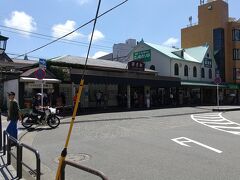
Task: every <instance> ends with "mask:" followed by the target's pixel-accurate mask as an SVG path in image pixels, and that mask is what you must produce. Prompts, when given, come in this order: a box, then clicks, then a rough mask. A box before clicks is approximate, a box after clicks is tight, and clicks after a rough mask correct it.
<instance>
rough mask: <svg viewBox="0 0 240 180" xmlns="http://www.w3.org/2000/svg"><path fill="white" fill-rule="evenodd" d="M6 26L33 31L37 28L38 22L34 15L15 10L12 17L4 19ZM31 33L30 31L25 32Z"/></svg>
mask: <svg viewBox="0 0 240 180" xmlns="http://www.w3.org/2000/svg"><path fill="white" fill-rule="evenodd" d="M4 24H5V26H8V27H11V28H17V29H21V30H24V31H29V32H33V31H36V30H37V23H36V22H35V21H34V19H33V17H32V16H30V15H28V14H26V13H25V12H20V11H13V12H12V14H11V18H10V19H5V20H4ZM23 34H25V35H29V33H27V32H26V33H23Z"/></svg>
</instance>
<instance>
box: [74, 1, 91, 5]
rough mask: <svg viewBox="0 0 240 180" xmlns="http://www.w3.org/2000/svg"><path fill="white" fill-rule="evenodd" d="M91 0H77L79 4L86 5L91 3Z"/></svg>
mask: <svg viewBox="0 0 240 180" xmlns="http://www.w3.org/2000/svg"><path fill="white" fill-rule="evenodd" d="M90 1H91V0H76V2H77V3H78V4H79V5H81V6H82V5H84V4H87V3H89V2H90Z"/></svg>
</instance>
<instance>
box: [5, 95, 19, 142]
mask: <svg viewBox="0 0 240 180" xmlns="http://www.w3.org/2000/svg"><path fill="white" fill-rule="evenodd" d="M8 99H9V108H8V118H7V120H8V121H10V123H9V124H8V127H7V129H6V131H7V133H8V134H9V135H10V136H12V137H14V138H15V139H17V135H18V131H17V122H18V120H20V121H21V120H22V118H21V114H20V110H19V105H18V102H17V101H16V99H15V93H14V92H9V93H8Z"/></svg>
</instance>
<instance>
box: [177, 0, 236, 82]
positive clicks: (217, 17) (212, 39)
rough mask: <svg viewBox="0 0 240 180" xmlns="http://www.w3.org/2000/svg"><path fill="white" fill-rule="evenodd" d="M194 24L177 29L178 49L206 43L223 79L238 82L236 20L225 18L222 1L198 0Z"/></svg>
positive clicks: (225, 12)
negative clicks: (179, 42) (179, 36)
mask: <svg viewBox="0 0 240 180" xmlns="http://www.w3.org/2000/svg"><path fill="white" fill-rule="evenodd" d="M200 2H201V4H200V6H199V7H198V24H196V25H192V24H190V26H189V27H187V28H183V29H182V30H181V40H182V42H181V43H182V48H189V47H194V46H199V45H201V44H204V43H208V44H209V45H210V48H211V50H212V52H214V57H215V60H216V63H217V66H218V70H219V72H220V76H221V78H222V81H223V82H226V83H230V84H231V83H237V84H239V83H240V62H238V60H240V20H236V19H235V18H230V17H229V8H228V2H227V1H226V0H208V1H207V2H206V3H204V1H200Z"/></svg>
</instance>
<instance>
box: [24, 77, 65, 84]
mask: <svg viewBox="0 0 240 180" xmlns="http://www.w3.org/2000/svg"><path fill="white" fill-rule="evenodd" d="M36 81H39V79H37V78H29V77H20V82H36ZM43 81H45V82H46V83H61V80H59V79H43Z"/></svg>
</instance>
